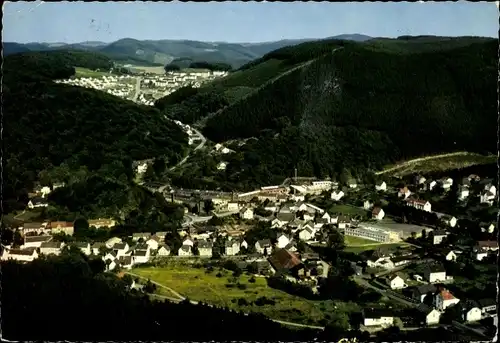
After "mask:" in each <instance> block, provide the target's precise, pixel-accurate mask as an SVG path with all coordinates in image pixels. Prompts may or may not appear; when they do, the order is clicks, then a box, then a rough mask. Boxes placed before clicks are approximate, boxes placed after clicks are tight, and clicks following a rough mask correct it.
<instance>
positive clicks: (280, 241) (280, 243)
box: [276, 233, 290, 248]
mask: <svg viewBox="0 0 500 343" xmlns="http://www.w3.org/2000/svg"><path fill="white" fill-rule="evenodd" d="M288 243H290V237H288V236H287V235H285V234H283V233H282V234H279V235H278V238H277V243H276V246H277V247H278V248H285V247H286V246H287V245H288Z"/></svg>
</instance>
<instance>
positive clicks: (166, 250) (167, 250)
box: [157, 244, 170, 256]
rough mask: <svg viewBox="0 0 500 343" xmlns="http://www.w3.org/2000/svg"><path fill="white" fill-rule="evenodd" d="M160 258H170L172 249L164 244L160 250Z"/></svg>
mask: <svg viewBox="0 0 500 343" xmlns="http://www.w3.org/2000/svg"><path fill="white" fill-rule="evenodd" d="M157 254H158V256H168V255H170V247H169V246H168V245H167V244H162V245H160V246H159V248H158V252H157Z"/></svg>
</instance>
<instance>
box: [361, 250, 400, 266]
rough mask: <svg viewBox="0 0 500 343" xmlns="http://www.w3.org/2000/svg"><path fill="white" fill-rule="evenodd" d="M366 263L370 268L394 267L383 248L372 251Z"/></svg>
mask: <svg viewBox="0 0 500 343" xmlns="http://www.w3.org/2000/svg"><path fill="white" fill-rule="evenodd" d="M366 265H367V266H368V267H370V268H378V267H382V268H385V269H392V268H394V263H393V262H392V261H391V258H390V256H389V255H388V254H387V253H386V252H385V251H383V250H380V251H374V252H373V253H372V255H371V256H370V257H369V258H368V259H367V261H366Z"/></svg>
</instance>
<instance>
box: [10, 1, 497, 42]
mask: <svg viewBox="0 0 500 343" xmlns="http://www.w3.org/2000/svg"><path fill="white" fill-rule="evenodd" d="M3 6H4V9H3V13H4V16H3V32H2V39H3V41H6V42H19V43H28V42H51V43H55V42H63V43H76V42H84V41H102V42H112V41H116V40H118V39H121V38H135V39H150V40H160V39H188V40H198V41H209V42H238V43H243V42H247V43H251V42H265V41H276V40H280V39H298V38H325V37H330V36H335V35H338V34H353V33H359V34H366V35H368V36H372V37H397V36H401V35H438V36H488V37H498V9H497V7H496V6H495V3H491V2H490V3H488V2H481V3H473V2H465V1H460V2H426V3H422V2H414V3H410V2H393V3H390V2H389V3H386V2H360V3H353V2H351V3H349V2H346V3H328V2H289V3H285V2H282V3H278V2H272V3H271V2H232V1H228V2H207V3H194V2H191V3H189V2H187V3H186V2H177V1H176V2H170V3H168V2H165V3H161V2H127V3H123V2H121V3H119V2H43V1H35V2H8V1H7V2H4V5H3Z"/></svg>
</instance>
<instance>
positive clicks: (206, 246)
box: [198, 241, 213, 257]
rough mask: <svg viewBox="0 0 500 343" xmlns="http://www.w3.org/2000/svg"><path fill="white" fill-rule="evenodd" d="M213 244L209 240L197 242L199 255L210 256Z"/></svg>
mask: <svg viewBox="0 0 500 343" xmlns="http://www.w3.org/2000/svg"><path fill="white" fill-rule="evenodd" d="M212 249H213V244H212V242H209V241H199V242H198V252H199V254H200V256H201V257H212Z"/></svg>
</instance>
